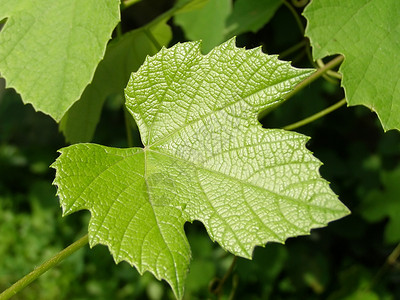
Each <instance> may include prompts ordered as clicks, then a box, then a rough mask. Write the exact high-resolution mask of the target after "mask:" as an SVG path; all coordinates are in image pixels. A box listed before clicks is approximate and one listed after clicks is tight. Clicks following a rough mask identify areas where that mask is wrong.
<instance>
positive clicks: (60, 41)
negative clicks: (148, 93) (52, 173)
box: [0, 0, 120, 121]
mask: <svg viewBox="0 0 400 300" xmlns="http://www.w3.org/2000/svg"><path fill="white" fill-rule="evenodd" d="M1 6H2V10H1V12H0V19H4V18H8V19H7V22H6V25H5V26H4V27H3V29H2V31H1V33H0V72H1V75H2V76H4V77H5V78H6V80H7V86H8V87H13V88H15V89H16V90H17V92H18V93H19V94H21V96H22V99H23V101H24V102H25V103H31V104H32V105H33V106H34V108H35V109H36V110H40V111H42V112H44V113H46V114H49V115H50V116H51V117H52V118H54V119H55V120H56V121H59V120H60V119H61V117H62V116H63V115H64V113H65V112H66V111H67V110H68V109H69V107H70V106H71V105H72V104H73V103H74V102H75V101H77V100H78V99H79V98H80V96H81V94H82V92H83V90H84V89H85V87H86V85H87V84H88V83H89V82H90V81H91V80H92V78H93V74H94V71H95V69H96V66H97V64H98V63H99V61H100V60H101V58H102V57H103V55H104V51H105V48H106V44H107V41H108V40H109V39H110V37H111V32H112V30H113V29H114V27H115V26H116V24H117V22H118V21H119V18H120V17H119V0H112V1H110V0H88V1H70V0H60V1H52V0H40V1H30V0H22V1H18V3H16V1H13V0H3V1H1ZM99 20H101V21H99Z"/></svg>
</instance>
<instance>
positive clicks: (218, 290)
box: [211, 256, 237, 298]
mask: <svg viewBox="0 0 400 300" xmlns="http://www.w3.org/2000/svg"><path fill="white" fill-rule="evenodd" d="M236 261H237V256H234V257H233V260H232V263H231V265H230V266H229V269H228V270H227V271H226V273H225V275H224V277H222V279H221V280H219V282H218V285H217V287H216V288H215V289H214V290H213V291H211V292H212V293H213V294H215V295H217V296H218V298H221V292H222V288H223V287H224V284H225V282H226V280H227V279H228V278H229V276H230V275H231V274H232V272H233V268H234V267H235V265H236Z"/></svg>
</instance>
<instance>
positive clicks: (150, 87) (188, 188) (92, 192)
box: [53, 40, 348, 298]
mask: <svg viewBox="0 0 400 300" xmlns="http://www.w3.org/2000/svg"><path fill="white" fill-rule="evenodd" d="M234 43H235V42H234V40H230V41H228V42H226V43H224V44H222V45H221V46H219V47H217V48H215V49H214V50H213V51H211V52H210V53H209V54H208V55H206V56H202V55H201V54H200V43H199V42H189V43H184V44H177V45H176V46H174V47H172V48H170V49H164V48H163V49H162V50H161V51H160V52H159V53H158V54H157V55H155V56H154V57H151V58H147V59H146V61H145V63H144V64H143V65H142V67H141V68H140V69H139V71H138V72H137V73H133V74H132V77H131V79H130V81H129V84H128V87H127V89H126V97H127V107H128V109H129V110H130V111H131V113H132V114H133V116H134V118H135V120H136V122H137V124H138V127H139V130H140V133H141V137H142V142H143V144H144V145H145V148H130V149H116V148H109V147H104V146H99V145H94V144H78V145H73V146H70V147H68V148H64V149H62V150H61V153H62V154H61V156H60V157H59V158H58V159H57V161H56V162H55V163H54V165H53V166H54V167H55V168H56V170H57V175H56V179H55V184H56V185H57V186H58V188H59V189H58V195H59V196H60V201H61V205H62V207H63V211H64V214H69V213H72V212H74V211H77V210H81V209H88V210H90V211H91V214H92V218H91V221H90V225H89V236H90V245H91V246H93V245H95V244H97V243H102V244H105V245H108V246H109V248H110V251H111V253H112V254H113V256H114V258H115V260H116V261H117V262H119V261H121V260H126V261H128V262H130V263H131V264H133V265H135V266H136V268H137V269H138V270H139V272H140V273H142V272H144V271H146V270H149V271H151V272H152V273H153V274H154V275H155V276H156V277H157V278H159V279H160V278H163V279H166V281H167V282H168V283H169V284H170V285H171V287H172V289H173V291H174V293H175V295H176V296H177V297H178V298H180V297H182V295H183V286H184V279H185V277H186V273H187V269H188V264H189V260H190V249H189V245H188V242H187V240H186V236H185V232H184V230H183V225H184V223H185V222H186V221H190V222H192V221H194V220H199V221H201V222H202V223H203V224H204V226H205V227H206V229H207V231H208V233H209V235H210V237H211V238H212V240H214V241H217V242H218V243H219V244H220V245H221V246H222V247H223V248H224V249H226V250H228V251H230V252H232V253H233V254H235V255H239V256H243V257H246V258H251V256H252V252H253V249H254V247H255V246H256V245H262V246H263V245H265V243H267V242H271V241H276V242H281V243H283V242H284V241H285V239H287V238H288V237H290V236H297V235H302V234H308V233H309V231H310V229H311V228H316V227H321V226H325V225H326V224H327V223H328V222H329V221H332V220H335V219H337V218H340V217H343V216H344V215H346V214H347V213H348V210H347V209H346V208H345V207H344V205H343V204H341V203H340V202H339V201H338V199H337V197H336V195H335V194H334V193H333V192H332V191H331V190H330V188H329V185H328V183H327V182H325V181H324V180H322V179H321V178H320V176H319V173H318V168H319V166H320V162H319V161H318V160H317V159H316V158H314V157H313V156H312V155H311V153H310V152H309V151H308V150H307V149H306V148H305V147H304V144H305V142H306V141H307V138H306V137H304V136H302V135H300V134H298V133H294V132H287V131H284V130H273V129H271V130H265V129H262V128H261V126H260V124H259V123H258V121H257V114H258V113H259V112H260V111H261V110H263V109H265V108H267V107H270V106H272V105H276V104H277V103H279V102H280V101H281V100H282V99H283V97H284V96H285V94H287V93H288V92H289V91H290V90H291V89H292V88H293V87H294V86H295V85H296V84H297V83H298V82H300V81H301V80H302V79H304V78H305V77H306V76H308V75H309V74H310V73H311V72H312V70H307V69H303V70H300V69H295V68H292V67H291V66H290V64H289V63H287V62H281V61H278V60H277V58H276V57H275V56H267V55H265V54H263V53H262V52H261V50H260V49H259V48H258V49H253V50H247V51H246V50H244V49H239V48H236V47H235V44H234Z"/></svg>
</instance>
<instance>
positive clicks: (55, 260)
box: [0, 235, 89, 300]
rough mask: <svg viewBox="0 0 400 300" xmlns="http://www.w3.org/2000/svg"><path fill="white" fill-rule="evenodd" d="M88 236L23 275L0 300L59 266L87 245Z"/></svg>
mask: <svg viewBox="0 0 400 300" xmlns="http://www.w3.org/2000/svg"><path fill="white" fill-rule="evenodd" d="M88 241H89V239H88V235H85V236H84V237H82V238H80V239H79V240H77V241H76V242H74V243H73V244H71V245H69V246H68V247H67V248H65V249H64V250H62V251H60V252H59V253H57V254H56V255H54V256H53V257H52V258H50V259H49V260H47V261H45V262H44V263H43V264H41V265H40V266H38V267H37V268H35V269H34V270H33V271H32V272H30V273H29V274H28V275H25V276H24V277H22V278H21V279H20V280H18V281H17V282H16V283H14V284H13V285H12V286H10V287H9V288H8V289H6V290H5V291H3V292H2V293H1V294H0V300H7V299H10V298H11V297H12V296H14V295H15V294H17V293H18V292H20V291H21V290H22V289H24V288H25V287H26V286H27V285H29V284H30V283H31V282H32V281H34V280H36V279H37V278H38V277H39V276H41V275H42V274H44V273H45V272H47V271H48V270H49V269H51V268H53V267H54V266H56V265H57V264H59V263H60V262H61V261H62V260H64V259H65V258H67V257H68V256H70V255H71V254H73V253H74V252H76V251H77V250H79V249H80V248H82V247H83V246H85V245H86V244H87V243H88Z"/></svg>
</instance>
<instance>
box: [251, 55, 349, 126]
mask: <svg viewBox="0 0 400 300" xmlns="http://www.w3.org/2000/svg"><path fill="white" fill-rule="evenodd" d="M343 60H344V57H343V55H338V56H336V57H335V58H334V59H332V60H331V61H330V62H328V63H327V64H326V65H324V67H322V68H319V69H317V70H316V71H315V72H314V73H312V74H311V75H310V76H308V77H307V78H306V79H304V80H303V81H302V82H300V83H299V84H298V85H296V87H295V88H294V89H293V90H292V91H291V92H289V93H288V94H286V96H285V98H284V99H283V100H284V101H282V102H280V103H279V104H282V103H284V102H286V100H288V99H289V98H291V97H292V96H294V95H295V94H297V93H298V92H299V91H301V90H302V89H304V88H305V87H306V86H308V85H309V84H310V83H311V82H314V81H315V80H317V79H318V78H319V77H321V76H322V75H323V74H324V73H325V72H326V71H328V70H330V69H333V68H334V67H336V66H338V65H339V64H340V63H341V62H342V61H343ZM274 108H275V106H274V107H271V108H269V109H266V110H264V111H262V112H260V114H259V116H258V118H259V120H261V119H262V118H264V117H265V116H266V115H267V114H268V113H269V112H270V111H271V110H272V109H274Z"/></svg>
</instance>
